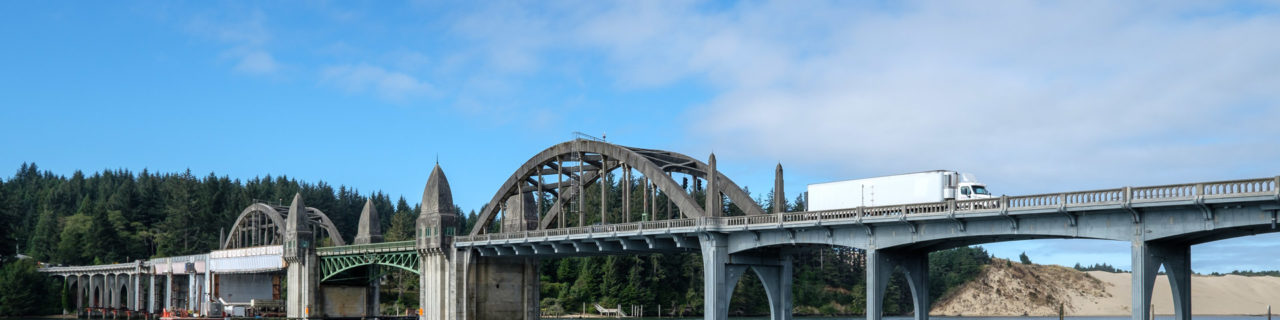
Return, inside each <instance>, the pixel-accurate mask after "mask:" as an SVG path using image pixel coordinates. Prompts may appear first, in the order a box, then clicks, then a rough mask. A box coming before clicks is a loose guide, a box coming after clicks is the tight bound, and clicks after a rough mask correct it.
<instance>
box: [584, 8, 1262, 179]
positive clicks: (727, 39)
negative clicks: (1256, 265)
mask: <svg viewBox="0 0 1280 320" xmlns="http://www.w3.org/2000/svg"><path fill="white" fill-rule="evenodd" d="M1192 5H1193V6H1194V5H1196V4H1192ZM1218 9H1220V8H1201V7H1188V6H1182V7H1179V6H1168V7H1166V8H1157V9H1153V8H1149V6H1148V5H1144V4H1133V3H1114V2H1066V3H1053V2H1050V3H1042V2H1035V3H1004V4H1002V5H1001V6H992V5H991V4H990V3H985V2H921V3H910V4H902V5H901V7H893V8H870V7H859V6H858V5H847V3H842V2H835V3H813V2H806V3H796V2H766V3H749V4H740V5H737V6H735V7H732V8H727V9H723V10H719V9H716V10H712V9H706V8H702V7H700V6H684V7H679V6H674V7H673V6H662V5H651V4H649V3H644V2H640V3H635V4H634V5H624V6H621V7H618V8H613V9H610V10H606V11H605V12H603V13H602V14H600V15H597V16H595V17H594V18H593V19H590V20H588V21H586V22H584V27H582V28H579V29H578V30H580V31H581V33H580V39H581V40H582V41H583V42H584V43H586V44H588V45H591V46H598V47H600V48H603V49H604V50H605V52H607V56H608V58H609V59H611V60H612V62H613V63H616V64H617V65H618V70H621V72H620V74H619V77H620V78H621V79H622V80H621V81H623V82H625V83H635V84H640V85H664V84H670V83H673V82H674V81H676V80H679V79H683V78H689V77H697V78H699V79H704V80H705V81H706V82H707V83H709V84H711V85H712V86H713V88H716V89H717V90H719V92H718V93H717V94H716V95H715V97H714V98H713V99H712V100H711V101H710V102H709V103H708V104H707V105H705V106H702V107H701V108H697V109H695V110H693V111H691V112H690V113H689V117H688V118H689V119H699V120H696V121H691V122H690V123H689V131H690V135H691V136H701V137H709V138H710V139H709V140H705V145H704V147H707V148H712V147H714V148H715V149H717V150H730V151H732V152H735V153H737V154H738V155H741V156H747V157H760V158H765V159H783V161H785V162H789V163H793V164H800V165H802V166H819V167H823V168H830V169H832V172H830V173H831V174H833V176H834V177H833V178H838V177H848V176H853V175H867V174H889V173H897V172H909V171H918V170H926V169H936V168H956V169H964V170H975V171H979V172H980V173H983V174H984V175H986V176H994V177H1007V178H1001V179H1007V180H1010V181H1012V180H1021V181H1028V182H1027V183H1025V184H1023V185H1019V186H1017V187H1018V188H1019V189H1036V188H1038V187H1041V186H1046V184H1045V183H1044V181H1052V182H1057V183H1058V184H1062V183H1067V184H1078V183H1086V184H1088V183H1096V182H1097V181H1098V179H1102V180H1103V181H1105V183H1111V182H1116V183H1125V182H1126V181H1127V182H1134V181H1153V180H1161V181H1167V180H1166V179H1167V178H1170V177H1173V178H1177V177H1183V178H1205V177H1208V178H1234V177H1235V176H1222V172H1223V171H1224V170H1233V169H1234V171H1250V172H1254V173H1256V172H1273V171H1274V170H1271V169H1273V168H1270V167H1269V166H1270V165H1271V164H1273V163H1275V160H1280V152H1277V149H1280V148H1277V146H1280V145H1277V144H1276V143H1274V142H1273V141H1274V140H1273V139H1271V138H1268V137H1272V136H1276V135H1280V127H1276V126H1274V125H1268V123H1273V122H1274V120H1275V119H1278V118H1280V90H1275V88H1280V62H1277V60H1276V59H1274V57H1276V56H1280V42H1275V41H1266V40H1263V39H1268V38H1269V37H1271V36H1272V35H1275V34H1280V19H1277V16H1275V15H1265V14H1258V15H1248V14H1229V13H1228V14H1217V12H1219V11H1220V10H1218ZM706 119H714V120H712V121H707V120H706ZM1241 168H1252V170H1240V169H1241ZM1267 170H1270V171H1267ZM1171 173H1178V175H1172V176H1171V175H1170V174H1171ZM1215 174H1216V175H1215ZM1188 176H1191V177H1188ZM1103 185H1105V184H1103ZM1057 188H1058V187H1052V186H1050V188H1049V190H1057Z"/></svg>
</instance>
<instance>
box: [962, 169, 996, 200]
mask: <svg viewBox="0 0 1280 320" xmlns="http://www.w3.org/2000/svg"><path fill="white" fill-rule="evenodd" d="M956 175H957V176H959V181H957V183H956V184H955V188H956V189H955V190H956V191H955V192H956V193H955V199H956V200H971V199H986V198H991V191H989V190H987V186H986V185H983V184H982V183H980V182H978V179H976V178H974V176H973V174H969V173H958V174H956Z"/></svg>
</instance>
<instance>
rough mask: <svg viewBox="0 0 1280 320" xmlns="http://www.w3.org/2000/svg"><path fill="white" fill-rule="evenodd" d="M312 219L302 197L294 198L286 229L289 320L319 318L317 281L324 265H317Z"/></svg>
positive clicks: (285, 250) (286, 218) (285, 257)
mask: <svg viewBox="0 0 1280 320" xmlns="http://www.w3.org/2000/svg"><path fill="white" fill-rule="evenodd" d="M308 215H309V213H308V212H307V205H306V204H303V203H302V194H300V193H299V194H294V195H293V203H292V204H289V216H288V217H285V220H286V221H285V228H284V230H285V232H284V261H285V262H287V263H286V265H288V267H287V268H288V271H286V274H287V278H286V282H287V283H288V284H289V287H288V289H286V290H285V291H286V292H287V294H288V296H287V297H286V299H285V300H286V305H285V311H286V314H287V315H288V317H289V318H301V319H306V318H315V317H318V316H319V311H320V310H319V309H318V308H315V306H316V296H317V295H316V293H317V292H316V291H319V290H320V289H319V288H320V287H319V286H320V283H319V282H318V281H316V280H318V279H316V278H315V277H314V275H315V274H316V272H317V268H316V267H317V266H319V265H320V264H319V263H317V261H316V260H317V258H316V248H315V247H316V244H315V240H316V238H315V234H314V233H313V232H312V231H311V219H309V218H308V217H307V216H308Z"/></svg>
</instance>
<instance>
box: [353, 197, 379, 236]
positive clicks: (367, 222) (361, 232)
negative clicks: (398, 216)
mask: <svg viewBox="0 0 1280 320" xmlns="http://www.w3.org/2000/svg"><path fill="white" fill-rule="evenodd" d="M378 242H382V220H380V219H378V209H375V208H374V207H373V199H369V200H365V202H364V210H361V211H360V227H359V229H357V230H356V241H355V244H370V243H378Z"/></svg>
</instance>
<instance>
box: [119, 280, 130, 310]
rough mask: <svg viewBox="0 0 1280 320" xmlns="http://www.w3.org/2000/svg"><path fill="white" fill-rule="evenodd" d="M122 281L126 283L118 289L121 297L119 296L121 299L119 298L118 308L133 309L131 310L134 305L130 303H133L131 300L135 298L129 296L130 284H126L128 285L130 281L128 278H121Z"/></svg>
mask: <svg viewBox="0 0 1280 320" xmlns="http://www.w3.org/2000/svg"><path fill="white" fill-rule="evenodd" d="M121 279H122V280H121V281H120V282H124V283H122V284H120V287H119V289H118V291H117V292H118V293H119V294H120V295H119V296H117V297H119V298H118V299H116V307H117V308H124V309H131V308H132V307H133V305H132V304H130V302H132V301H131V299H132V298H133V297H132V296H130V295H129V285H128V284H125V283H127V282H128V281H129V280H128V278H121Z"/></svg>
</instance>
